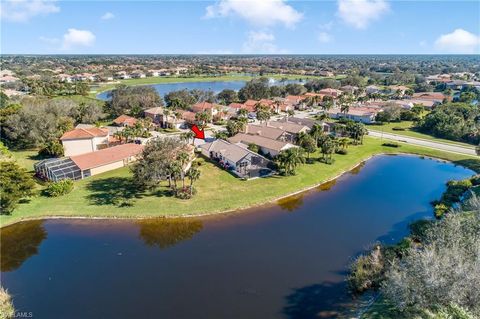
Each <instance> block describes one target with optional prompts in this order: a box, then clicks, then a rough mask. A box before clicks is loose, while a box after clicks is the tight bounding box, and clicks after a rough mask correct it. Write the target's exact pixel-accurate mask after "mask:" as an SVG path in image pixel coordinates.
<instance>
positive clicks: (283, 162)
mask: <svg viewBox="0 0 480 319" xmlns="http://www.w3.org/2000/svg"><path fill="white" fill-rule="evenodd" d="M276 161H277V164H278V166H279V167H280V168H281V169H282V170H283V172H284V174H285V175H286V176H288V175H295V170H296V168H297V166H298V165H299V164H302V163H305V155H304V151H303V149H301V148H299V147H291V148H289V149H286V150H284V151H281V152H280V153H279V154H278V155H277V157H276Z"/></svg>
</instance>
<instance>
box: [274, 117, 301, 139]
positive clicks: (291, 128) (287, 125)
mask: <svg viewBox="0 0 480 319" xmlns="http://www.w3.org/2000/svg"><path fill="white" fill-rule="evenodd" d="M267 126H270V127H275V128H278V129H281V130H283V131H285V132H287V133H289V134H290V135H292V136H293V137H295V138H296V137H297V135H298V134H299V133H306V132H308V131H309V130H310V128H309V127H308V126H306V125H301V124H297V123H293V122H289V121H287V122H283V121H270V122H268V123H267Z"/></svg>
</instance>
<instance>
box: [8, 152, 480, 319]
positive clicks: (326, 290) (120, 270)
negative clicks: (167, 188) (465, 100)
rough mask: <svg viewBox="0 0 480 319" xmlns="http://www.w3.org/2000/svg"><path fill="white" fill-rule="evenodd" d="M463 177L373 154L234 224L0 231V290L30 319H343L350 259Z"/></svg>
mask: <svg viewBox="0 0 480 319" xmlns="http://www.w3.org/2000/svg"><path fill="white" fill-rule="evenodd" d="M472 174H473V172H472V171H470V170H468V169H466V168H463V167H460V166H455V165H453V164H451V163H445V162H440V161H436V160H432V159H421V158H419V157H415V156H377V157H374V158H373V159H372V160H369V161H368V162H366V163H365V164H364V165H362V166H360V167H358V168H357V169H355V170H354V171H352V172H350V173H348V174H346V175H344V176H342V177H341V178H339V179H338V180H336V181H334V182H331V183H328V184H325V185H322V186H320V187H318V188H317V189H315V190H312V191H310V192H307V193H303V194H300V195H296V196H293V197H290V198H288V199H285V200H281V201H279V202H278V203H274V204H271V205H267V206H263V207H260V208H254V209H250V210H246V211H242V212H239V213H236V214H227V215H222V216H217V217H209V218H191V219H173V220H169V219H167V220H163V219H159V220H138V221H134V220H131V221H130V220H116V221H113V220H45V221H31V222H24V223H20V224H16V225H13V226H10V227H7V228H4V229H2V232H1V242H2V248H1V271H2V272H1V275H2V285H3V286H4V287H5V288H7V289H8V291H9V292H10V293H11V294H12V296H13V300H14V304H15V307H16V309H17V310H18V311H25V312H32V313H33V318H169V319H170V318H175V319H184V318H185V319H187V318H188V319H191V318H195V319H202V318H249V319H255V318H258V319H265V318H292V319H293V318H320V317H321V316H320V315H324V317H323V318H331V317H332V316H333V314H335V313H340V314H342V316H339V317H348V318H352V317H354V314H352V313H351V312H352V307H351V306H350V303H351V301H352V299H351V298H350V296H349V295H348V294H347V293H346V286H345V281H344V279H345V275H346V271H347V265H348V263H349V261H351V260H352V258H354V257H355V256H356V255H357V254H359V253H360V252H362V251H364V250H365V249H366V248H368V246H369V245H370V244H372V243H374V242H376V241H381V242H385V243H393V242H396V241H398V240H399V239H400V238H402V237H403V236H404V235H405V234H406V233H407V225H408V224H409V223H410V222H411V221H414V220H417V219H421V218H431V217H432V208H431V206H430V201H432V200H434V199H437V198H439V197H440V195H441V194H442V192H443V191H444V190H445V182H446V181H448V180H450V179H463V178H466V177H468V176H471V175H472ZM200 191H201V190H200ZM228 191H229V190H225V192H226V194H228ZM221 196H222V195H221V194H219V197H218V199H217V200H222V197H221ZM225 196H227V195H225ZM152 209H157V210H158V212H159V213H160V212H161V209H162V208H161V207H155V208H152Z"/></svg>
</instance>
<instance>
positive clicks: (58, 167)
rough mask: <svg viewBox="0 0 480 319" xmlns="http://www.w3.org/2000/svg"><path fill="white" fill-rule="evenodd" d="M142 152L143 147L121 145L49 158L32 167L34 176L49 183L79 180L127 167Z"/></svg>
mask: <svg viewBox="0 0 480 319" xmlns="http://www.w3.org/2000/svg"><path fill="white" fill-rule="evenodd" d="M142 151H143V145H138V144H131V143H130V144H122V145H118V146H114V147H110V148H105V149H103V150H100V151H97V152H90V153H85V154H81V155H75V156H70V157H64V158H51V159H46V160H43V161H40V162H38V163H36V164H35V165H34V169H35V172H36V175H37V176H38V177H39V178H42V179H45V180H49V181H59V180H62V179H66V178H69V179H72V180H79V179H83V178H86V177H89V176H92V175H97V174H100V173H104V172H107V171H110V170H113V169H117V168H120V167H123V166H126V165H128V164H129V163H131V162H133V161H135V160H136V159H137V158H138V156H139V155H140V154H141V153H142Z"/></svg>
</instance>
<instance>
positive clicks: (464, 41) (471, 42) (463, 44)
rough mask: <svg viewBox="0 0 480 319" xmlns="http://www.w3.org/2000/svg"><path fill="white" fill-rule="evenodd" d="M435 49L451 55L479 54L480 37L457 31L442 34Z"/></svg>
mask: <svg viewBox="0 0 480 319" xmlns="http://www.w3.org/2000/svg"><path fill="white" fill-rule="evenodd" d="M435 48H436V49H437V50H440V51H442V52H449V53H477V52H480V35H476V34H473V33H470V32H468V31H465V30H463V29H456V30H455V31H453V32H452V33H448V34H442V35H441V36H440V37H439V38H438V39H437V40H436V41H435Z"/></svg>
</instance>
